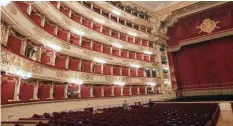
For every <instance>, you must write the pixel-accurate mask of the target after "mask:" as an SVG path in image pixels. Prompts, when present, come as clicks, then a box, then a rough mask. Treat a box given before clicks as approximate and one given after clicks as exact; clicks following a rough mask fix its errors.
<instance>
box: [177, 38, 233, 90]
mask: <svg viewBox="0 0 233 126" xmlns="http://www.w3.org/2000/svg"><path fill="white" fill-rule="evenodd" d="M232 41H233V36H229V37H224V38H219V39H215V40H210V41H206V42H202V43H198V44H193V45H189V46H185V47H182V48H181V49H180V50H179V51H177V52H173V60H174V61H173V62H174V67H175V70H176V72H177V74H179V77H178V78H177V79H178V82H179V85H180V86H181V88H182V89H195V88H207V89H209V88H227V87H233V69H232V64H233V58H232V56H231V54H233V42H232ZM177 74H176V75H177Z"/></svg>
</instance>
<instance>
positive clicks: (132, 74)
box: [130, 68, 137, 77]
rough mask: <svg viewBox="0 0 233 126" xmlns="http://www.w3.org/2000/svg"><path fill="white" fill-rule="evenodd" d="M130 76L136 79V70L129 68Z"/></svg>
mask: <svg viewBox="0 0 233 126" xmlns="http://www.w3.org/2000/svg"><path fill="white" fill-rule="evenodd" d="M130 76H131V77H136V76H137V71H136V68H130Z"/></svg>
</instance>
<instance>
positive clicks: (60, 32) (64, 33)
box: [57, 28, 69, 41]
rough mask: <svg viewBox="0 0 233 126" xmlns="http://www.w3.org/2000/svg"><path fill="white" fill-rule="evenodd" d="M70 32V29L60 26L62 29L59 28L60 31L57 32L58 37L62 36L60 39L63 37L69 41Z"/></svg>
mask: <svg viewBox="0 0 233 126" xmlns="http://www.w3.org/2000/svg"><path fill="white" fill-rule="evenodd" d="M68 33H69V31H66V30H64V29H61V28H60V29H59V30H58V32H57V36H58V38H60V39H62V40H64V41H67V40H68V39H67V37H68V36H67V35H68Z"/></svg>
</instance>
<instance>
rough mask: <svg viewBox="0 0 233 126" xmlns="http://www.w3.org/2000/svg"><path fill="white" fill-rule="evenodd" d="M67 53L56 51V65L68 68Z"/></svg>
mask: <svg viewBox="0 0 233 126" xmlns="http://www.w3.org/2000/svg"><path fill="white" fill-rule="evenodd" d="M66 59H67V56H66V55H62V54H58V53H56V58H55V66H56V67H58V68H63V69H64V68H66Z"/></svg>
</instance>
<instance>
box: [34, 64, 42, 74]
mask: <svg viewBox="0 0 233 126" xmlns="http://www.w3.org/2000/svg"><path fill="white" fill-rule="evenodd" d="M31 71H32V72H33V73H35V74H41V73H42V72H43V69H42V67H41V66H40V65H38V64H32V65H31Z"/></svg>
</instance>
